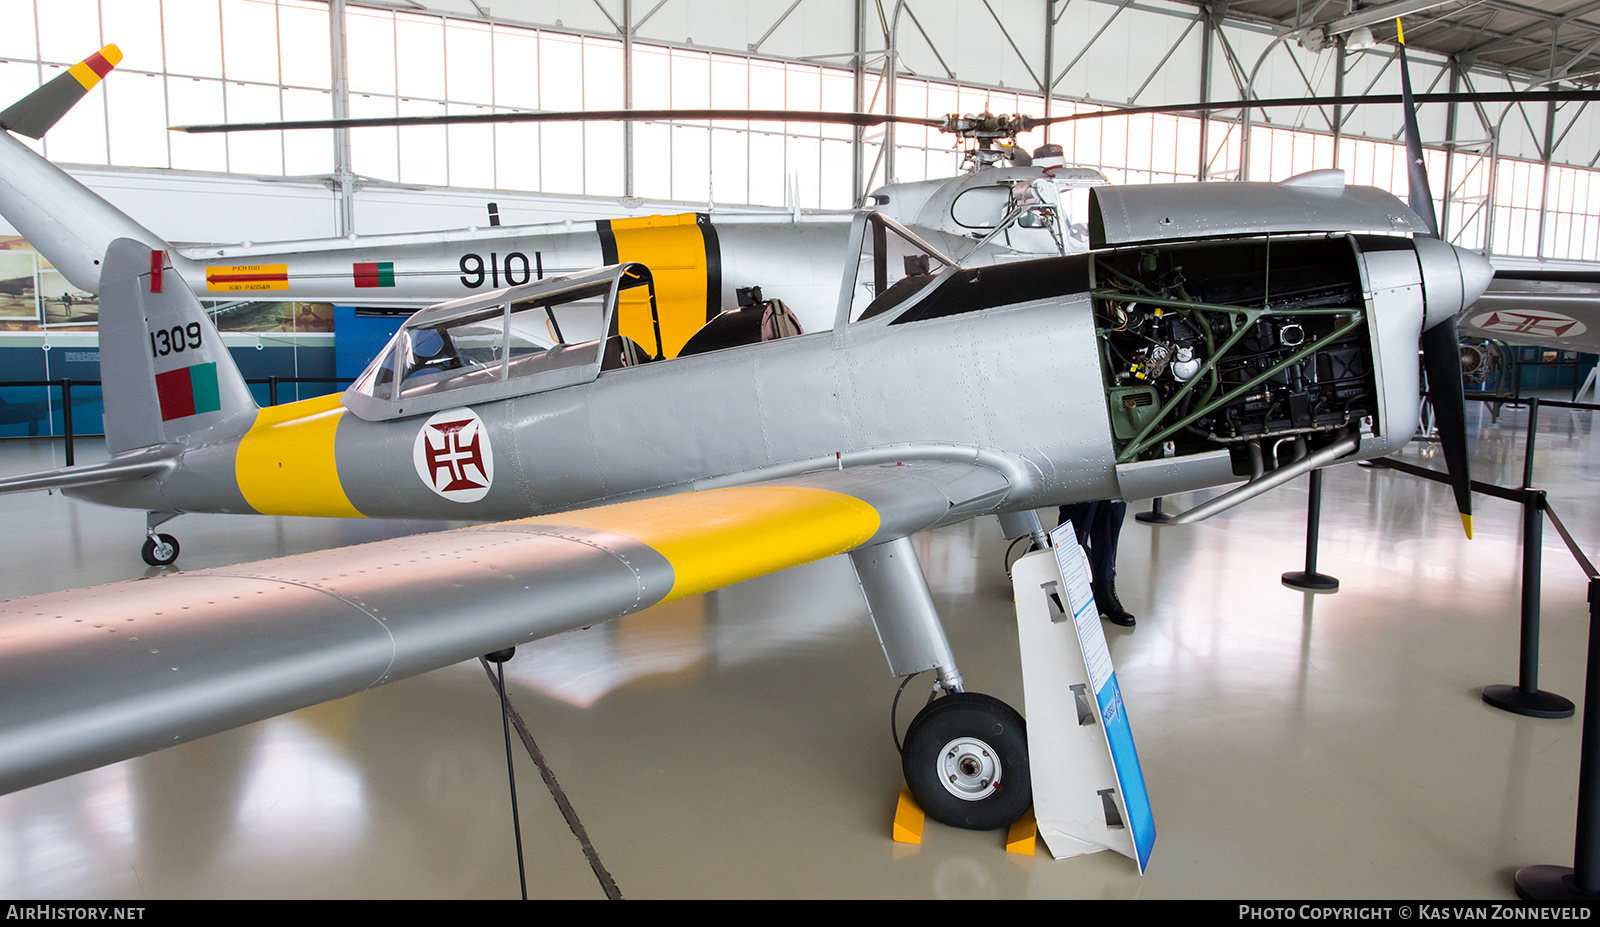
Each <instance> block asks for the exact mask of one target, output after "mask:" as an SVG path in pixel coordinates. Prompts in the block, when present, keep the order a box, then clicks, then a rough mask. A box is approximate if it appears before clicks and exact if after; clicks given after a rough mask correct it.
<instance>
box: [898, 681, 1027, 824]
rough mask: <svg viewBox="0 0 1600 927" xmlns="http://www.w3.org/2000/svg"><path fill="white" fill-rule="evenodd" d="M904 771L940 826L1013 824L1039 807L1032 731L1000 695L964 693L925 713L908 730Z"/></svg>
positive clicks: (902, 760)
mask: <svg viewBox="0 0 1600 927" xmlns="http://www.w3.org/2000/svg"><path fill="white" fill-rule="evenodd" d="M900 767H901V770H902V771H903V772H904V773H905V776H906V785H907V786H908V787H909V788H910V789H911V795H912V797H913V798H915V799H916V800H917V804H919V805H921V806H922V810H923V811H925V812H927V814H928V816H929V817H931V818H933V819H934V820H935V821H938V822H940V823H941V824H948V825H950V826H952V827H965V828H967V829H968V830H995V829H996V828H1000V827H1009V826H1010V825H1011V823H1012V822H1014V821H1016V820H1017V819H1018V818H1020V817H1022V815H1023V813H1024V812H1026V811H1027V810H1028V807H1029V806H1030V805H1032V804H1033V779H1032V777H1031V776H1030V775H1029V772H1028V732H1027V727H1026V725H1025V724H1024V722H1023V720H1022V716H1021V715H1019V714H1017V712H1016V710H1015V709H1013V708H1012V707H1011V706H1010V705H1007V704H1006V703H1005V702H1002V701H1000V700H999V699H997V698H994V697H993V696H989V695H980V694H979V693H976V692H957V693H954V694H952V695H946V696H944V697H943V698H940V699H936V700H934V701H933V702H932V703H931V704H929V705H928V706H927V707H925V708H923V709H922V711H920V712H918V713H917V717H916V718H915V719H913V720H912V722H911V727H910V728H908V729H907V730H906V743H905V749H904V751H903V752H902V754H901V758H900ZM952 777H953V779H954V781H952Z"/></svg>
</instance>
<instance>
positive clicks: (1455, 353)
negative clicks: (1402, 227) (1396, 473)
mask: <svg viewBox="0 0 1600 927" xmlns="http://www.w3.org/2000/svg"><path fill="white" fill-rule="evenodd" d="M1395 29H1396V30H1397V33H1398V36H1399V39H1400V95H1401V96H1402V97H1403V98H1404V100H1405V108H1406V109H1405V127H1406V132H1405V134H1406V158H1407V160H1408V161H1410V164H1409V165H1408V167H1409V174H1408V178H1407V193H1406V198H1407V200H1408V202H1409V203H1410V204H1411V211H1412V212H1414V213H1416V214H1417V215H1418V216H1420V217H1421V218H1422V221H1423V222H1425V223H1427V225H1428V229H1429V231H1431V232H1432V233H1433V237H1434V238H1439V237H1440V236H1439V219H1438V217H1437V216H1436V215H1435V214H1434V212H1433V190H1432V189H1431V188H1430V187H1429V186H1428V169H1427V164H1426V162H1425V161H1424V160H1423V156H1422V133H1421V131H1420V130H1419V129H1418V128H1417V107H1416V104H1415V102H1414V99H1415V98H1414V97H1413V96H1412V95H1411V67H1410V65H1409V64H1408V63H1407V61H1406V33H1405V29H1404V28H1402V27H1401V26H1400V20H1398V19H1396V20H1395ZM1420 256H1421V254H1420V252H1419V257H1420ZM1467 301H1468V302H1470V299H1469V300H1467ZM1422 369H1423V370H1424V371H1425V372H1426V373H1427V375H1428V401H1429V402H1430V403H1432V404H1433V421H1434V425H1435V426H1436V427H1437V428H1438V429H1439V447H1440V449H1441V450H1443V451H1444V466H1445V469H1446V470H1448V471H1449V472H1450V486H1451V488H1452V489H1454V490H1455V494H1456V510H1457V511H1459V512H1460V513H1461V527H1462V529H1463V530H1465V531H1466V532H1467V539H1468V540H1471V539H1472V474H1471V472H1470V469H1469V467H1468V463H1467V401H1466V397H1465V396H1464V395H1463V394H1462V391H1461V339H1460V338H1458V337H1457V336H1456V320H1455V316H1454V314H1452V315H1450V316H1447V317H1446V318H1445V319H1444V320H1443V321H1441V322H1438V323H1437V324H1435V325H1433V326H1432V327H1431V328H1427V329H1424V330H1423V332H1422Z"/></svg>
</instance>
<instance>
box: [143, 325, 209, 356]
mask: <svg viewBox="0 0 1600 927" xmlns="http://www.w3.org/2000/svg"><path fill="white" fill-rule="evenodd" d="M198 347H200V323H199V322H190V323H189V324H188V325H174V326H172V327H171V328H161V329H157V330H155V331H153V332H151V333H150V354H151V356H152V357H164V356H166V355H168V354H178V353H181V352H183V351H187V350H191V349H194V348H198Z"/></svg>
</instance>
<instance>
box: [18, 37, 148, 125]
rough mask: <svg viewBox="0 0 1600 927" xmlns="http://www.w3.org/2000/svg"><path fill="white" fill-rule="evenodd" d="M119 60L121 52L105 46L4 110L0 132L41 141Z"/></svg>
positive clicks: (115, 48) (110, 46)
mask: <svg viewBox="0 0 1600 927" xmlns="http://www.w3.org/2000/svg"><path fill="white" fill-rule="evenodd" d="M121 60H122V50H121V49H119V48H117V46H115V45H107V46H106V47H105V48H102V49H100V50H99V51H97V52H95V53H94V54H92V55H90V56H89V57H87V58H85V59H83V60H82V61H80V62H78V63H77V64H75V65H73V66H72V67H70V68H68V69H67V70H65V71H63V72H62V73H60V74H58V75H56V77H55V79H54V80H52V81H50V82H49V83H47V84H45V85H44V86H42V87H40V88H39V89H38V90H35V91H34V92H32V93H30V94H28V95H27V96H25V97H23V98H22V99H20V100H18V101H17V102H15V103H13V104H11V105H10V106H8V107H6V109H5V111H4V112H0V128H5V129H9V130H10V131H12V132H15V133H17V134H18V135H26V136H27V137H29V138H43V137H44V134H45V133H46V132H48V131H50V127H51V126H53V125H55V124H56V123H57V122H58V121H60V119H61V117H62V116H65V115H66V114H67V110H69V109H72V107H73V106H75V105H77V102H78V101H79V100H81V99H83V95H84V94H86V93H88V92H89V91H90V90H92V89H94V85H95V84H98V83H100V79H101V78H102V77H105V76H106V75H107V74H109V73H111V69H112V68H114V67H116V66H117V62H119V61H121Z"/></svg>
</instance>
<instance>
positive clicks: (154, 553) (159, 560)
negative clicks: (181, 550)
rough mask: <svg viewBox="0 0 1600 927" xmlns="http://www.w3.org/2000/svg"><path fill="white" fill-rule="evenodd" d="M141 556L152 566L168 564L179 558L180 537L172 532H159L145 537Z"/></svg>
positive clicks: (140, 552)
mask: <svg viewBox="0 0 1600 927" xmlns="http://www.w3.org/2000/svg"><path fill="white" fill-rule="evenodd" d="M139 556H141V557H143V558H144V562H145V563H148V564H150V565H151V566H168V565H170V564H171V563H172V562H173V561H175V560H177V559H178V539H177V538H175V537H173V536H172V535H170V534H158V535H156V536H155V537H150V538H145V539H144V548H143V549H142V550H140V551H139Z"/></svg>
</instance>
